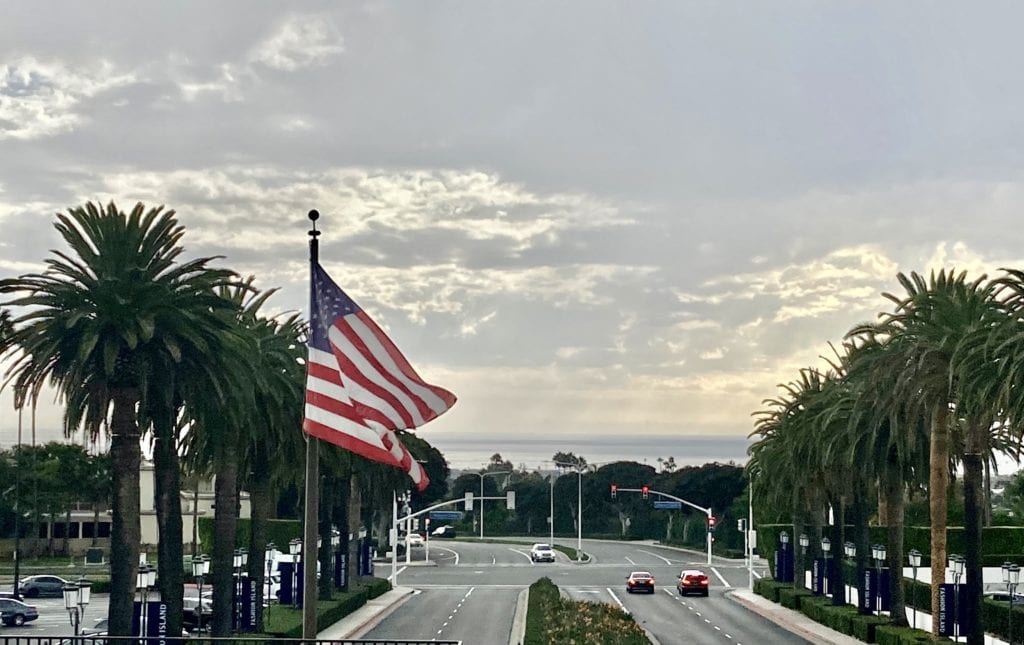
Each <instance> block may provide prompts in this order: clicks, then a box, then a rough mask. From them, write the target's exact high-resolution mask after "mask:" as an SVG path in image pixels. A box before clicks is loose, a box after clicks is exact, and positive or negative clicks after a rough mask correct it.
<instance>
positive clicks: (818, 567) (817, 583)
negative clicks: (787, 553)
mask: <svg viewBox="0 0 1024 645" xmlns="http://www.w3.org/2000/svg"><path fill="white" fill-rule="evenodd" d="M825 578H826V574H825V561H824V560H823V559H821V558H816V559H815V560H814V562H812V563H811V590H812V591H813V592H814V595H815V596H824V595H825Z"/></svg>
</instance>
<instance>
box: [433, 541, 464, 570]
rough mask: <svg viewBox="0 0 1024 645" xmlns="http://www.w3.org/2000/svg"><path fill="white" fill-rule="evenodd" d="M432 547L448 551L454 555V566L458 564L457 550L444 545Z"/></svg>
mask: <svg viewBox="0 0 1024 645" xmlns="http://www.w3.org/2000/svg"><path fill="white" fill-rule="evenodd" d="M434 548H435V549H440V550H442V551H447V552H448V553H451V554H452V555H454V556H455V564H456V566H458V564H459V553H458V551H454V550H452V549H449V548H448V547H446V546H435V547H434Z"/></svg>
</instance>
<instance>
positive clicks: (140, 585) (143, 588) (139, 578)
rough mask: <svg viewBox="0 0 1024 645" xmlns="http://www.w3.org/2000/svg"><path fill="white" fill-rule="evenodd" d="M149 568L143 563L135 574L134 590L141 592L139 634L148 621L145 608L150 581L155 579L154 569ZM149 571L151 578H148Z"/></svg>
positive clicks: (144, 630) (144, 629)
mask: <svg viewBox="0 0 1024 645" xmlns="http://www.w3.org/2000/svg"><path fill="white" fill-rule="evenodd" d="M150 569H151V567H150V566H149V565H147V564H143V565H141V566H140V567H139V572H138V573H137V574H136V575H135V590H136V591H139V592H141V593H142V616H141V620H140V621H139V632H140V635H144V634H145V633H146V623H147V622H148V621H147V620H146V614H147V613H148V612H147V611H146V608H147V604H148V602H149V587H150V585H151V584H152V582H155V581H156V570H155V569H153V570H152V572H151V571H150ZM151 573H152V579H151V578H150V574H151ZM151 580H152V582H151Z"/></svg>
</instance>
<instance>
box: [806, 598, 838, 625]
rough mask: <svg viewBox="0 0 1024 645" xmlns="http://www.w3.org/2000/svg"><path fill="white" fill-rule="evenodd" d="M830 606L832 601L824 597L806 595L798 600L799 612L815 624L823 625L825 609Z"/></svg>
mask: <svg viewBox="0 0 1024 645" xmlns="http://www.w3.org/2000/svg"><path fill="white" fill-rule="evenodd" d="M831 606H832V601H831V600H830V599H829V598H826V597H824V596H812V595H809V594H808V595H807V597H805V598H801V599H800V611H802V612H803V613H804V614H806V615H807V617H808V618H810V619H811V620H814V621H816V622H819V623H822V624H824V623H825V609H826V608H828V607H831Z"/></svg>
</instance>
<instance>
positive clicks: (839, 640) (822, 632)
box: [726, 589, 862, 645]
mask: <svg viewBox="0 0 1024 645" xmlns="http://www.w3.org/2000/svg"><path fill="white" fill-rule="evenodd" d="M726 596H728V597H729V598H730V599H731V600H733V601H734V602H738V603H739V604H741V605H743V606H744V607H746V608H747V609H749V610H750V611H752V612H754V613H755V614H759V615H761V616H763V617H765V618H767V619H768V620H770V621H772V622H773V623H775V624H776V625H778V626H780V627H782V628H783V629H786V630H789V631H791V632H793V633H794V634H796V635H797V636H801V637H803V638H806V639H807V640H809V641H810V642H812V643H814V644H815V645H856V644H858V643H861V642H862V641H859V640H857V639H856V638H853V637H852V636H847V635H846V634H841V633H839V632H837V631H835V630H834V629H830V628H828V627H826V626H825V625H822V624H821V623H819V622H817V621H814V620H811V619H810V618H808V617H807V616H805V615H804V614H802V613H800V612H799V611H793V610H792V609H787V608H786V607H783V606H782V605H780V604H778V603H775V602H772V601H771V600H768V599H767V598H763V597H761V596H759V595H757V594H756V593H754V592H753V591H750V590H749V589H736V590H734V591H730V592H728V593H727V594H726Z"/></svg>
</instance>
